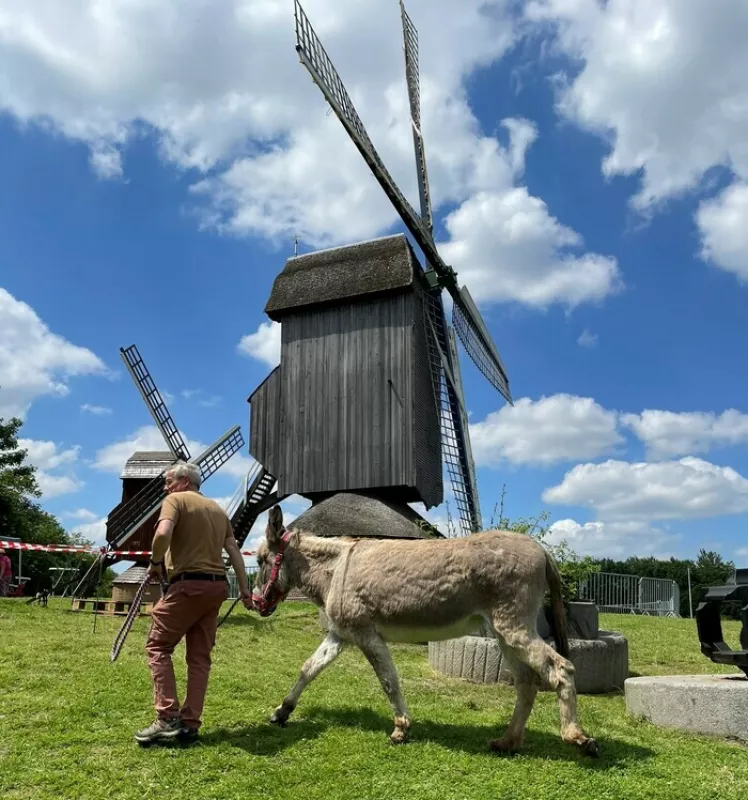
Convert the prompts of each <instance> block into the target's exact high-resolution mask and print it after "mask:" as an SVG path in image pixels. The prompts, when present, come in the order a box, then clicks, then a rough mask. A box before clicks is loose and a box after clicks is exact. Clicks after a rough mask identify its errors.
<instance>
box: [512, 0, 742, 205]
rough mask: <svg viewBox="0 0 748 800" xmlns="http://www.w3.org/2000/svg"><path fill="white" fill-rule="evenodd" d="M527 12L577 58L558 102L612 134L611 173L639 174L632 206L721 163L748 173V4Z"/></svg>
mask: <svg viewBox="0 0 748 800" xmlns="http://www.w3.org/2000/svg"><path fill="white" fill-rule="evenodd" d="M526 14H527V16H528V17H529V18H530V19H531V20H534V21H537V22H545V23H549V24H550V25H551V26H553V28H554V29H555V31H556V33H557V34H558V35H557V37H556V43H557V44H558V47H559V48H560V50H561V51H562V52H564V53H566V54H567V55H568V56H570V57H571V58H572V59H573V61H574V67H573V68H574V70H575V75H574V77H573V78H572V77H568V76H563V78H564V79H565V80H564V81H563V83H562V86H563V89H562V92H561V96H560V108H561V109H562V111H563V113H564V114H565V115H567V116H568V117H569V118H571V119H573V120H574V121H575V122H577V123H578V124H579V125H581V126H582V127H584V128H586V129H588V130H591V131H594V132H596V133H599V134H600V135H601V136H603V137H605V138H606V140H607V141H608V142H609V144H610V152H609V154H608V155H607V156H606V158H605V159H604V161H603V165H602V166H603V172H604V174H605V175H606V176H613V175H637V174H640V175H641V185H640V190H639V192H638V193H637V194H636V196H635V197H634V198H633V204H634V206H635V207H637V208H639V209H646V208H649V207H652V206H653V205H654V204H657V203H658V202H659V201H661V200H663V199H666V198H668V197H672V196H675V195H677V194H679V193H681V192H683V191H686V190H690V189H693V188H695V187H697V186H698V185H699V183H700V182H701V181H702V180H703V179H704V177H705V176H706V175H707V173H708V171H709V170H710V169H711V168H713V167H715V166H720V165H721V166H724V167H727V168H729V169H731V170H733V171H734V173H735V174H737V175H738V176H739V177H742V178H743V179H745V178H748V83H747V82H746V79H745V76H746V74H748V49H746V47H745V41H746V38H747V37H748V4H746V3H744V2H727V3H719V4H718V5H716V6H715V4H714V2H713V1H712V0H689V2H683V0H658V2H656V3H655V2H652V0H610V2H607V3H600V2H598V0H533V2H530V3H528V5H527V8H526ZM578 67H581V69H578Z"/></svg>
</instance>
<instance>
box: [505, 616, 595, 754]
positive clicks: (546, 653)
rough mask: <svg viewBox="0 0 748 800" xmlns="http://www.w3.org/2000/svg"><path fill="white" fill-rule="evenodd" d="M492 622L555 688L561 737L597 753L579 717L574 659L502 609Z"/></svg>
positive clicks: (522, 656)
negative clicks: (550, 644) (580, 723)
mask: <svg viewBox="0 0 748 800" xmlns="http://www.w3.org/2000/svg"><path fill="white" fill-rule="evenodd" d="M492 622H493V625H494V628H495V629H496V631H497V632H498V633H499V634H500V635H501V636H502V638H503V639H504V641H505V642H506V643H507V645H508V646H509V648H511V649H512V650H513V652H514V655H515V656H516V657H517V658H518V659H519V660H520V661H522V663H524V664H527V666H528V667H531V668H532V669H533V670H534V671H535V672H536V673H537V674H538V675H539V676H540V678H541V679H542V680H543V681H544V682H545V683H546V684H547V685H549V686H550V687H551V688H553V689H554V690H555V692H556V696H557V697H558V708H559V713H560V717H561V738H562V739H563V740H564V741H565V742H569V743H572V744H576V745H578V746H579V747H580V748H581V749H582V750H584V752H585V753H587V754H588V755H592V756H596V755H597V754H598V748H597V742H595V740H594V739H592V738H590V737H589V736H587V734H586V733H585V732H584V731H583V730H582V728H581V727H580V725H579V722H578V720H577V690H576V686H575V684H574V665H573V664H572V663H571V661H569V660H568V659H566V658H563V656H561V655H559V654H558V653H557V652H556V651H555V650H554V649H553V648H552V647H550V646H549V645H547V644H546V643H545V642H544V641H543V640H542V639H541V638H540V636H538V634H537V631H535V630H534V629H532V630H531V629H529V627H524V626H521V625H517V623H516V621H515V620H512V621H509V620H507V618H506V615H505V614H503V613H499V612H497V613H494V614H493V616H492Z"/></svg>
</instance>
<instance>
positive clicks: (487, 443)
mask: <svg viewBox="0 0 748 800" xmlns="http://www.w3.org/2000/svg"><path fill="white" fill-rule="evenodd" d="M470 441H471V445H472V449H473V457H474V458H475V461H476V464H478V465H484V466H485V465H496V464H498V463H500V462H501V461H502V460H506V461H509V462H510V463H513V464H538V465H548V464H553V463H556V462H559V461H573V460H579V459H589V458H596V457H597V456H600V455H602V454H603V453H606V452H609V451H610V450H611V449H612V448H614V447H615V446H616V445H618V444H621V443H622V442H623V438H622V437H621V436H620V434H619V433H618V431H617V430H616V413H615V412H613V411H608V410H606V409H604V408H603V407H602V406H600V405H598V404H597V403H596V402H595V401H594V400H593V399H592V398H590V397H576V396H574V395H568V394H557V395H552V396H550V397H542V398H541V399H540V400H531V399H530V398H528V397H522V398H520V399H519V400H517V402H516V403H515V404H514V406H504V407H503V408H501V409H500V410H499V411H494V412H493V413H491V414H489V415H488V416H487V417H486V419H484V420H483V421H481V422H478V423H475V424H473V425H470Z"/></svg>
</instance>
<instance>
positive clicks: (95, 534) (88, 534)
mask: <svg viewBox="0 0 748 800" xmlns="http://www.w3.org/2000/svg"><path fill="white" fill-rule="evenodd" d="M106 521H107V518H106V517H101V518H100V519H94V520H93V521H92V522H84V523H81V524H80V525H75V526H74V527H73V528H72V529H71V530H70V533H78V534H80V535H81V536H82V537H83V538H84V539H86V540H87V541H89V542H92V543H93V544H94V545H95V546H97V547H103V546H104V545H106V543H107V542H106Z"/></svg>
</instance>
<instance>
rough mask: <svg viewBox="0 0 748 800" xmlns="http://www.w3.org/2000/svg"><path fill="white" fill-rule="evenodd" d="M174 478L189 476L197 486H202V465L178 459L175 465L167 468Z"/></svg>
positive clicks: (197, 487)
mask: <svg viewBox="0 0 748 800" xmlns="http://www.w3.org/2000/svg"><path fill="white" fill-rule="evenodd" d="M167 472H168V473H170V474H171V475H172V476H173V477H174V478H187V479H189V482H190V483H191V484H192V485H193V486H194V487H195V488H196V489H199V488H200V484H201V483H202V482H203V474H202V472H200V467H198V466H197V464H189V463H187V462H185V461H177V463H176V464H174V466H173V467H169V469H168V470H167Z"/></svg>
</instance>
